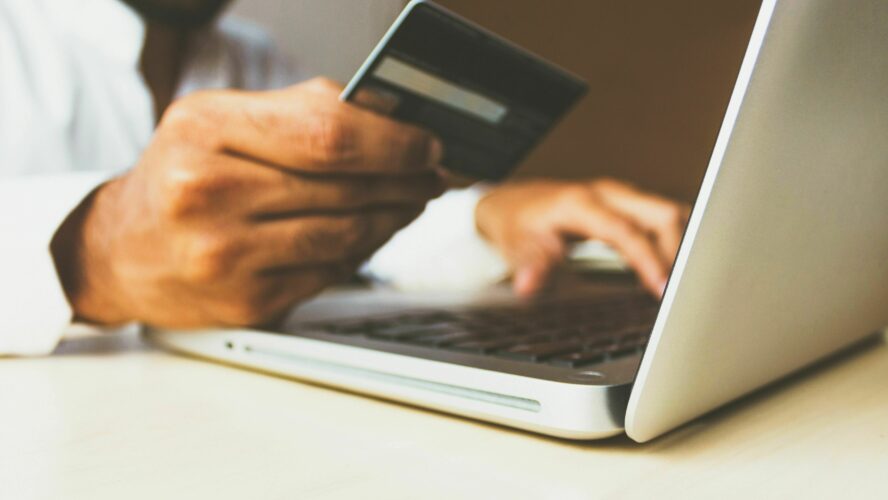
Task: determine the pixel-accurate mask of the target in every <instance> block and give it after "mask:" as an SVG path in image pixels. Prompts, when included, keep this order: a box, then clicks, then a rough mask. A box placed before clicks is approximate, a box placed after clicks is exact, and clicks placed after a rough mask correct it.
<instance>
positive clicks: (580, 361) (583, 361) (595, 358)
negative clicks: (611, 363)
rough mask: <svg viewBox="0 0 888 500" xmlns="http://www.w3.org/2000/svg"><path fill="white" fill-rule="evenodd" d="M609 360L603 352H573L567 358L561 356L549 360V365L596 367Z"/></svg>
mask: <svg viewBox="0 0 888 500" xmlns="http://www.w3.org/2000/svg"><path fill="white" fill-rule="evenodd" d="M606 359H607V355H606V354H605V353H604V352H601V351H584V352H573V353H570V354H567V355H565V356H559V357H556V358H552V359H550V360H549V363H551V364H553V365H557V366H566V367H569V368H579V367H581V366H588V365H594V364H597V363H601V362H603V361H605V360H606Z"/></svg>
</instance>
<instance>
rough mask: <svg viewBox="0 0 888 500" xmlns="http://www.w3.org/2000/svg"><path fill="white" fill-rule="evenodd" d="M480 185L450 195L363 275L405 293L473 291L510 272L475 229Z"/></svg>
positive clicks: (401, 233)
mask: <svg viewBox="0 0 888 500" xmlns="http://www.w3.org/2000/svg"><path fill="white" fill-rule="evenodd" d="M485 193H486V189H485V187H484V186H482V185H475V186H473V187H470V188H467V189H455V190H451V191H448V192H447V193H445V194H444V195H443V196H441V197H440V198H438V199H436V200H432V201H431V202H430V203H429V204H428V206H427V207H426V210H425V212H423V213H422V215H420V216H419V218H418V219H416V220H415V221H414V222H413V223H412V224H410V225H409V226H407V227H406V228H404V229H402V230H401V231H399V232H398V233H396V234H395V236H394V237H393V238H392V239H391V240H390V241H389V242H388V243H387V244H386V245H385V246H384V247H382V248H381V249H380V250H379V251H378V252H376V254H375V255H373V257H371V258H370V260H369V261H368V262H367V263H366V264H365V265H364V267H363V268H362V269H361V274H363V275H364V276H367V277H370V278H372V279H374V280H377V281H381V282H383V283H387V284H390V285H392V286H394V287H395V288H398V289H401V290H406V291H472V290H478V289H480V288H483V287H486V286H489V285H492V284H494V283H496V282H498V281H501V280H502V279H504V278H505V277H506V276H507V275H508V273H509V267H508V265H507V264H506V261H505V260H504V259H503V258H502V257H501V256H500V255H499V253H497V251H496V250H495V249H494V248H493V246H491V245H490V244H489V243H487V241H485V240H484V239H483V238H482V237H481V235H479V234H478V230H477V228H476V225H475V207H476V206H477V205H478V201H479V200H480V199H481V197H483V196H484V194H485Z"/></svg>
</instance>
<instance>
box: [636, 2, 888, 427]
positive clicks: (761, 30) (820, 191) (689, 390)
mask: <svg viewBox="0 0 888 500" xmlns="http://www.w3.org/2000/svg"><path fill="white" fill-rule="evenodd" d="M772 10H773V15H771V12H772ZM753 67H754V71H753ZM750 76H751V78H750ZM741 101H742V107H741V106H740V103H741ZM732 110H733V111H734V112H736V111H738V110H739V115H732V112H731V111H732ZM722 155H723V157H722ZM886 324H888V2H885V1H882V0H858V1H855V2H853V3H848V2H840V1H836V0H806V1H803V2H800V1H783V0H778V1H772V0H768V1H765V2H764V3H763V7H762V13H761V14H760V17H759V19H758V22H757V25H756V28H755V30H754V33H753V37H752V42H751V44H750V49H749V51H748V52H747V56H746V59H745V60H744V64H743V69H741V75H740V78H739V79H738V83H737V86H736V88H735V93H734V95H733V97H732V101H731V104H730V106H729V112H728V116H727V117H726V119H725V122H724V125H723V127H722V130H721V133H720V136H719V141H718V143H717V145H716V148H715V151H714V153H713V159H712V162H711V163H710V166H709V170H708V172H707V176H706V180H705V181H704V185H703V188H702V190H701V194H700V196H699V198H698V201H697V204H696V206H695V209H694V214H693V216H692V220H691V224H690V228H689V231H688V234H687V235H686V237H685V242H684V244H683V246H682V249H681V251H680V253H679V258H678V261H677V263H676V269H675V271H674V273H673V275H672V279H671V283H670V285H669V287H668V290H667V293H666V296H665V298H664V304H663V308H662V309H661V313H660V317H659V318H658V322H657V325H656V326H655V329H654V335H653V338H652V340H651V343H650V345H649V348H648V350H647V352H646V353H645V355H644V358H643V360H642V363H641V366H640V369H639V375H638V378H637V380H636V384H635V386H634V388H633V391H632V394H631V397H630V403H629V408H628V410H627V421H626V430H627V433H628V434H629V435H630V436H631V437H632V438H633V439H636V440H638V441H646V440H649V439H651V438H653V437H655V436H657V435H659V434H662V433H663V432H665V431H667V430H669V429H671V428H674V427H676V426H678V425H680V424H682V423H684V422H686V421H688V420H690V419H692V418H694V417H696V416H698V415H701V414H702V413H704V412H706V411H708V410H711V409H713V408H715V407H718V406H720V405H722V404H724V403H726V402H728V401H730V400H732V399H735V398H737V397H739V396H741V395H743V394H745V393H747V392H749V391H751V390H753V389H755V388H757V387H760V386H762V385H763V384H766V383H768V382H770V381H773V380H775V379H777V378H779V377H781V376H783V375H786V374H788V373H790V372H792V371H794V370H796V369H798V368H800V367H802V366H804V365H806V364H809V363H811V362H812V361H814V360H816V359H818V358H821V357H823V356H824V355H826V354H829V353H830V352H833V351H835V350H836V349H838V348H840V347H841V346H843V345H846V344H849V343H851V342H853V341H854V340H856V339H858V338H861V337H863V336H865V335H867V334H870V333H872V332H874V331H876V330H879V329H881V327H884V326H885V325H886Z"/></svg>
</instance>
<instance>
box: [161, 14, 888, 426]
mask: <svg viewBox="0 0 888 500" xmlns="http://www.w3.org/2000/svg"><path fill="white" fill-rule="evenodd" d="M560 281H561V283H560V284H559V285H558V286H556V287H555V289H554V290H552V291H550V292H547V293H546V294H544V296H543V297H541V298H540V299H539V300H537V301H534V302H532V303H518V302H516V301H515V300H514V299H513V298H512V296H511V294H510V293H509V292H508V291H507V290H506V289H492V290H489V291H486V292H484V293H482V294H480V295H475V296H460V295H448V294H441V295H416V294H401V293H397V292H394V291H391V290H386V289H382V288H376V289H367V288H363V289H340V290H334V291H330V292H328V293H326V294H324V295H322V296H321V297H319V298H317V299H315V300H313V301H311V302H309V303H307V304H305V305H303V306H302V307H300V308H298V309H297V310H296V312H294V314H293V315H292V317H291V318H290V320H289V321H288V322H287V324H286V326H285V328H283V329H282V330H281V331H275V332H272V331H258V330H210V331H200V332H194V331H158V330H148V331H147V335H148V336H149V337H150V338H152V339H153V340H154V341H156V342H158V343H159V344H161V345H163V346H166V347H169V348H171V349H174V350H176V351H179V352H183V353H188V354H192V355H196V356H199V357H202V358H206V359H211V360H217V361H222V362H226V363H229V364H233V365H238V366H242V367H246V368H252V369H259V370H262V371H264V372H271V373H275V374H280V375H284V376H288V377H293V378H297V379H302V380H306V381H311V382H314V383H320V384H323V385H327V386H331V387H338V388H344V389H347V390H349V391H353V392H361V393H367V394H370V395H374V396H377V397H382V398H387V399H391V400H396V401H401V402H405V403H409V404H413V405H418V406H423V407H428V408H433V409H436V410H441V411H444V412H450V413H454V414H458V415H463V416H467V417H471V418H475V419H480V420H485V421H490V422H496V423H499V424H504V425H508V426H514V427H518V428H521V429H527V430H531V431H535V432H539V433H543V434H549V435H553V436H560V437H564V438H572V439H595V438H603V437H607V436H612V435H615V434H619V433H621V432H626V433H627V434H628V435H629V437H631V438H632V439H634V440H636V441H639V442H642V441H647V440H649V439H652V438H654V437H656V436H658V435H660V434H662V433H664V432H666V431H668V430H670V429H673V428H675V427H677V426H679V425H681V424H682V423H684V422H687V421H689V420H691V419H693V418H695V417H697V416H699V415H701V414H704V413H706V412H708V411H710V410H712V409H714V408H716V407H718V406H720V405H723V404H725V403H727V402H729V401H731V400H733V399H735V398H738V397H740V396H741V395H744V394H746V393H749V392H750V391H753V390H755V389H756V388H759V387H761V386H763V385H765V384H768V383H769V382H772V381H774V380H776V379H778V378H780V377H783V376H785V375H787V374H789V373H791V372H793V371H795V370H798V369H799V368H801V367H803V366H805V365H808V364H810V363H812V362H814V361H815V360H818V359H820V358H823V357H824V356H827V355H829V354H831V353H833V352H836V351H838V350H840V349H842V348H843V347H846V346H849V345H851V344H853V343H855V342H857V341H860V340H862V339H864V338H866V337H869V336H872V335H873V334H874V332H877V331H879V330H880V329H882V328H883V327H884V326H885V325H888V2H885V1H884V0H859V1H857V2H853V5H852V4H849V3H848V2H843V1H840V0H806V1H797V0H765V1H764V2H763V4H762V7H761V10H760V12H759V14H758V18H757V20H756V23H755V27H754V29H753V32H752V35H751V39H750V42H749V46H748V49H747V51H746V55H745V57H744V59H743V63H742V66H741V68H740V71H739V75H738V77H737V81H736V84H735V87H734V91H733V94H732V96H731V99H730V103H729V105H728V107H727V110H726V112H725V117H724V121H723V123H722V126H721V130H720V133H719V135H718V139H717V141H716V144H715V146H714V149H713V152H712V158H711V160H710V163H709V167H708V170H707V172H706V175H705V178H704V180H703V183H702V187H701V188H700V193H699V197H698V199H697V202H696V205H695V207H694V210H693V214H692V216H691V220H690V223H689V226H688V229H687V233H686V234H685V238H684V242H683V244H682V246H681V250H680V251H679V254H678V258H677V261H676V264H675V267H674V270H673V272H672V276H671V279H670V281H669V285H668V287H667V290H666V293H665V296H664V297H663V299H662V301H656V300H654V299H652V298H650V297H648V296H646V295H644V293H643V292H641V291H640V290H639V289H638V287H637V285H636V284H635V282H634V281H633V280H632V279H626V278H625V277H622V276H620V275H619V274H613V273H609V274H607V273H605V274H601V273H568V274H566V275H565V276H564V277H563V278H561V279H560ZM242 396H243V397H248V395H242Z"/></svg>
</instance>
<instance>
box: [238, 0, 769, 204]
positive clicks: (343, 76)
mask: <svg viewBox="0 0 888 500" xmlns="http://www.w3.org/2000/svg"><path fill="white" fill-rule="evenodd" d="M405 3H406V2H405V1H404V0H239V1H237V3H236V4H235V5H234V7H233V8H232V10H231V13H232V14H233V15H238V16H240V17H245V18H248V19H251V20H253V21H254V22H256V23H258V24H261V25H263V26H265V27H266V28H267V29H269V30H270V31H271V32H272V33H273V34H274V35H275V37H276V40H277V41H278V44H279V45H280V47H281V48H282V49H284V50H285V51H287V52H289V53H290V54H291V55H292V56H293V57H294V59H295V60H296V61H298V62H299V63H301V64H303V65H304V66H305V67H306V68H307V69H309V70H311V72H312V73H316V74H324V75H327V76H331V77H333V78H336V79H338V80H340V81H343V82H345V81H347V80H348V79H349V78H350V77H351V75H352V74H353V73H354V71H355V70H356V69H357V68H358V66H359V65H360V63H361V62H362V61H363V60H364V58H365V57H366V56H367V55H368V54H369V52H370V50H371V49H372V47H373V46H374V45H375V44H376V42H377V41H378V40H379V37H380V36H381V35H382V34H383V33H384V32H385V30H386V28H388V26H389V25H390V24H391V22H392V21H393V20H394V19H395V17H396V16H397V13H398V12H399V11H400V10H401V8H402V7H403V6H404V4H405ZM439 3H441V4H443V5H445V6H447V7H449V8H451V9H452V10H454V11H456V12H458V13H460V14H463V15H465V16H466V17H468V18H470V19H472V20H474V21H475V22H477V23H479V24H481V25H482V26H485V27H487V28H489V29H491V30H493V31H494V32H497V33H499V34H501V35H503V36H505V37H506V38H509V39H511V40H512V41H514V42H517V43H518V44H520V45H522V46H524V47H526V48H528V49H530V50H532V51H533V52H536V53H538V54H540V55H542V56H544V57H546V58H549V59H551V60H553V61H555V62H556V63H558V64H560V65H562V66H564V67H566V68H567V69H569V70H571V71H573V72H574V73H577V74H579V75H581V76H583V77H584V78H585V79H586V80H588V81H589V83H590V89H589V94H588V95H587V96H586V98H585V99H584V101H583V102H582V103H581V104H580V106H578V107H577V109H576V110H575V111H573V112H572V113H571V114H570V115H569V116H568V117H567V118H566V120H565V121H564V122H563V123H562V124H561V125H560V126H559V127H558V128H557V129H556V130H555V132H553V133H552V135H551V136H549V137H548V138H547V139H546V141H545V142H544V143H543V144H542V145H541V146H540V147H539V148H538V149H537V150H536V151H535V152H534V153H533V154H532V155H531V156H530V157H529V158H528V159H527V160H526V161H525V162H524V164H523V165H522V166H521V168H520V170H519V171H518V173H517V175H518V176H549V177H560V178H581V177H593V176H600V175H610V176H616V177H621V178H624V179H628V180H630V181H632V182H634V183H636V184H638V185H640V186H643V187H645V188H648V189H653V190H656V191H659V192H662V193H665V194H668V195H670V196H675V197H678V198H682V199H685V200H688V201H692V200H693V198H694V197H695V195H696V192H697V188H698V186H699V183H700V180H701V179H702V175H703V172H704V170H705V169H706V165H707V163H708V161H709V154H710V152H711V149H712V146H713V144H714V142H715V137H716V135H717V134H718V129H719V126H720V124H721V119H722V116H723V114H724V110H725V107H726V105H727V102H728V98H729V97H730V93H731V90H732V86H733V83H734V79H735V77H736V75H737V70H738V69H739V67H740V61H741V59H742V57H743V53H744V51H745V49H746V43H747V41H748V39H749V34H750V32H751V30H752V25H753V22H754V21H755V15H756V13H757V11H758V7H759V5H760V0H731V1H730V2H713V1H711V0H672V1H670V2H663V1H660V0H620V1H613V0H551V1H540V0H501V1H483V2H482V1H478V0H440V1H439Z"/></svg>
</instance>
